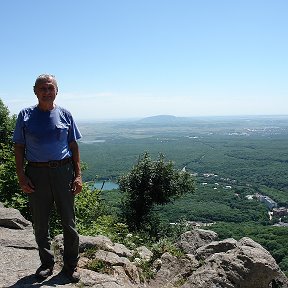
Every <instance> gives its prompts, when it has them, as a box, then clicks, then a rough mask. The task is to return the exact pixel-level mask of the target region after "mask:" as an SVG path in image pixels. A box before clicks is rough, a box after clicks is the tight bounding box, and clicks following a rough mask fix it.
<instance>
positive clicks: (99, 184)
mask: <svg viewBox="0 0 288 288" xmlns="http://www.w3.org/2000/svg"><path fill="white" fill-rule="evenodd" d="M103 182H104V186H103V188H102V190H103V191H105V190H106V191H107V190H113V189H118V188H119V185H118V184H117V183H115V182H112V181H104V180H103V181H96V182H95V184H94V187H95V188H96V189H99V190H100V189H101V187H102V185H103Z"/></svg>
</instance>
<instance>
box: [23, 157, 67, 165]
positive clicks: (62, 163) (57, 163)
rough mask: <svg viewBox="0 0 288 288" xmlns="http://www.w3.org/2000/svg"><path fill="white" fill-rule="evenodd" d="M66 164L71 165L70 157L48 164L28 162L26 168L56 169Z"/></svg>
mask: <svg viewBox="0 0 288 288" xmlns="http://www.w3.org/2000/svg"><path fill="white" fill-rule="evenodd" d="M68 163H72V159H71V158H70V157H69V158H64V159H62V160H52V161H48V162H30V161H28V166H31V167H48V168H57V167H60V166H63V165H66V164H68Z"/></svg>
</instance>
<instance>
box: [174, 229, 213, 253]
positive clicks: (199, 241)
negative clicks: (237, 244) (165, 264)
mask: <svg viewBox="0 0 288 288" xmlns="http://www.w3.org/2000/svg"><path fill="white" fill-rule="evenodd" d="M217 237H218V235H217V233H216V232H214V231H211V230H204V229H193V230H191V231H187V232H185V233H184V234H182V235H181V236H180V239H179V240H178V241H177V243H176V246H177V247H178V248H180V249H182V250H183V251H184V252H185V253H187V254H188V253H189V254H194V253H195V252H196V250H197V249H198V248H199V247H201V246H203V245H206V244H208V243H210V242H212V241H215V240H216V239H217Z"/></svg>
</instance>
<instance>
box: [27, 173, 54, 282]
mask: <svg viewBox="0 0 288 288" xmlns="http://www.w3.org/2000/svg"><path fill="white" fill-rule="evenodd" d="M47 169H49V168H46V167H27V169H26V174H27V176H28V177H29V178H30V179H31V181H32V183H33V185H34V186H35V192H33V193H31V194H28V195H29V203H30V209H31V213H32V221H33V228H34V233H35V239H36V242H37V244H38V249H39V256H40V260H41V267H39V269H40V270H41V269H42V270H45V269H46V270H47V268H48V269H50V268H51V269H50V270H51V273H52V269H53V266H54V255H53V252H52V251H51V247H50V245H51V240H50V235H49V217H50V213H51V209H52V206H53V201H54V200H53V194H52V192H51V189H50V183H49V173H48V171H47ZM39 269H38V270H39ZM38 270H37V271H38ZM38 272H39V271H38ZM47 273H49V271H48V272H47ZM51 273H50V274H51ZM36 274H37V272H36ZM40 276H41V275H40Z"/></svg>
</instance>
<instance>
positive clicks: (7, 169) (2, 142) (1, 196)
mask: <svg viewBox="0 0 288 288" xmlns="http://www.w3.org/2000/svg"><path fill="white" fill-rule="evenodd" d="M15 121H16V116H15V115H10V113H9V110H8V108H7V107H6V106H5V105H4V104H3V102H2V100H1V99H0V202H2V203H3V204H4V205H5V206H7V207H13V208H16V209H18V210H19V211H20V212H21V214H22V215H23V216H24V217H26V218H27V219H29V207H28V199H27V196H26V195H25V194H24V193H23V192H21V190H20V187H19V185H18V180H17V175H16V168H15V161H14V153H13V141H12V135H13V130H14V127H15Z"/></svg>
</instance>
